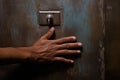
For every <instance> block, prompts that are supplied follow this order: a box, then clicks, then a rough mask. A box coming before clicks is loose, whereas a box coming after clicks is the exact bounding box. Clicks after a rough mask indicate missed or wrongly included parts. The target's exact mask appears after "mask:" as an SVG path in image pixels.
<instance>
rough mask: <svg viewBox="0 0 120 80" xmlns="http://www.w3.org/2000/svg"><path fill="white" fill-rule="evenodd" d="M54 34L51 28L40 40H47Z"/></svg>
mask: <svg viewBox="0 0 120 80" xmlns="http://www.w3.org/2000/svg"><path fill="white" fill-rule="evenodd" d="M54 32H55V28H54V27H51V28H50V30H49V31H48V32H47V33H46V34H45V35H43V36H42V37H41V38H42V39H49V38H50V37H51V36H52V35H53V34H54Z"/></svg>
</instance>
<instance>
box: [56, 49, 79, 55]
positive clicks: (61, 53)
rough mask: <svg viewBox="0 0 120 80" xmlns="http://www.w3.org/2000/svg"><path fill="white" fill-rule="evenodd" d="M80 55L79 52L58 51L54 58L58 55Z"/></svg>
mask: <svg viewBox="0 0 120 80" xmlns="http://www.w3.org/2000/svg"><path fill="white" fill-rule="evenodd" d="M75 54H80V50H59V51H57V52H56V56H59V55H75Z"/></svg>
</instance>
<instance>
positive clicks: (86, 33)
mask: <svg viewBox="0 0 120 80" xmlns="http://www.w3.org/2000/svg"><path fill="white" fill-rule="evenodd" d="M101 1H103V0H0V4H1V5H0V10H1V11H2V12H0V17H1V18H0V43H1V44H0V46H1V47H7V46H12V47H17V46H30V45H32V44H33V43H34V42H35V41H36V40H37V39H38V38H39V37H40V36H41V35H43V34H44V33H46V32H47V31H48V29H49V28H48V27H43V26H40V25H39V21H38V18H39V17H38V13H39V11H40V10H61V11H62V13H63V14H62V19H61V20H62V24H61V26H59V27H55V28H56V38H60V37H63V36H71V35H72V36H73V35H74V36H76V37H77V39H78V41H79V42H82V43H83V45H84V50H83V53H82V56H81V57H79V58H77V59H76V60H75V64H74V65H67V64H51V65H47V66H45V65H44V66H43V65H32V64H23V65H21V64H18V65H17V64H16V65H12V66H11V65H10V66H3V68H4V69H3V68H1V69H2V71H1V69H0V74H2V72H4V75H0V77H1V78H0V79H1V80H2V79H6V78H8V79H11V80H15V79H17V80H18V78H19V79H20V80H23V79H26V80H103V78H101V76H103V73H102V71H101V62H100V61H99V60H100V58H101V56H100V54H101V53H102V54H103V53H104V51H103V52H102V49H103V45H102V46H100V45H101V43H100V42H102V39H103V30H104V27H103V15H102V14H101V13H102V10H101V5H102V4H103V3H102V4H101ZM3 35H4V36H3ZM101 48H102V49H101ZM102 57H103V55H102ZM102 59H103V58H102ZM103 71H104V70H103ZM103 77H104V76H103Z"/></svg>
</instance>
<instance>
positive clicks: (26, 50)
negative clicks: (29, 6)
mask: <svg viewBox="0 0 120 80" xmlns="http://www.w3.org/2000/svg"><path fill="white" fill-rule="evenodd" d="M54 31H55V29H54V27H52V28H51V29H50V30H49V31H48V32H47V33H46V34H45V35H43V36H42V37H41V38H40V39H39V40H38V41H36V42H35V43H34V44H33V45H32V46H30V47H18V48H12V47H8V48H0V61H5V62H7V61H8V62H10V63H14V62H37V63H50V62H56V61H58V62H65V63H74V60H72V59H67V58H64V57H62V55H76V54H80V50H71V48H79V47H82V43H80V42H76V37H75V36H70V37H64V38H60V39H55V40H49V38H50V37H51V36H52V35H53V34H54Z"/></svg>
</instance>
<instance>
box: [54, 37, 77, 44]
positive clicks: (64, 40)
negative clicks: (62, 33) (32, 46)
mask: <svg viewBox="0 0 120 80" xmlns="http://www.w3.org/2000/svg"><path fill="white" fill-rule="evenodd" d="M75 41H76V37H75V36H71V37H64V38H60V39H57V40H55V43H56V44H62V43H69V42H75Z"/></svg>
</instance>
